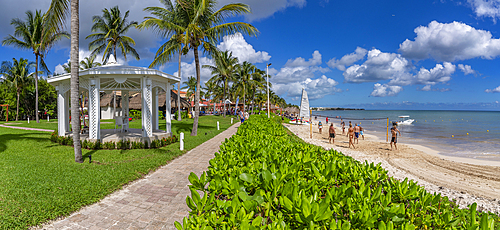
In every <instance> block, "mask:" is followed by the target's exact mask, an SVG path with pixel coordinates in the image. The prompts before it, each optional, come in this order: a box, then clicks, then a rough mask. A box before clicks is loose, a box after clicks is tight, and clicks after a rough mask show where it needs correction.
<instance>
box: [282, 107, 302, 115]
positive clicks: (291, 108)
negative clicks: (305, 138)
mask: <svg viewBox="0 0 500 230" xmlns="http://www.w3.org/2000/svg"><path fill="white" fill-rule="evenodd" d="M284 111H285V112H288V113H290V114H291V113H293V114H297V113H299V109H298V108H297V107H287V108H286V109H284Z"/></svg>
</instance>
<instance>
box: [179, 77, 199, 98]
mask: <svg viewBox="0 0 500 230" xmlns="http://www.w3.org/2000/svg"><path fill="white" fill-rule="evenodd" d="M182 84H183V85H185V86H184V87H182V88H181V89H187V91H186V97H187V98H188V101H189V103H191V98H193V95H194V94H195V92H196V78H194V77H193V76H191V77H188V80H187V81H184V82H182Z"/></svg>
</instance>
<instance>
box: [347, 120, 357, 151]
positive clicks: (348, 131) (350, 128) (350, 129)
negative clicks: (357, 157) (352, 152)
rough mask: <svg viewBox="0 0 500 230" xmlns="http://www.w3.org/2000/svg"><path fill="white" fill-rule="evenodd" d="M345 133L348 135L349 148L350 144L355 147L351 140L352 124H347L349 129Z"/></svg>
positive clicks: (352, 136) (352, 133) (352, 135)
mask: <svg viewBox="0 0 500 230" xmlns="http://www.w3.org/2000/svg"><path fill="white" fill-rule="evenodd" d="M347 135H348V136H349V148H351V145H352V148H354V149H355V148H356V147H354V141H353V138H354V128H352V124H349V129H348V130H347Z"/></svg>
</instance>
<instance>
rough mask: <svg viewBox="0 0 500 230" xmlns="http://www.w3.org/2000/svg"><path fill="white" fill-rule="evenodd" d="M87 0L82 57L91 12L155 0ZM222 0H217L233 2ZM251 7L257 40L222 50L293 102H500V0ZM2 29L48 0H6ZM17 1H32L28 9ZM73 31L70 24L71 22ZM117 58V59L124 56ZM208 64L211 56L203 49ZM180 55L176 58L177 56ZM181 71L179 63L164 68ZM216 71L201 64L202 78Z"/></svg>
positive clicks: (151, 41)
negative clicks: (304, 95)
mask: <svg viewBox="0 0 500 230" xmlns="http://www.w3.org/2000/svg"><path fill="white" fill-rule="evenodd" d="M80 2H81V3H80V4H81V18H80V22H81V30H80V33H81V45H80V49H81V51H80V53H81V55H80V56H81V57H85V56H87V55H88V54H89V53H90V52H89V51H88V41H85V39H84V37H85V36H87V35H88V34H89V33H90V26H91V25H92V22H91V17H92V16H93V15H100V14H101V10H102V9H103V8H105V7H106V8H109V7H112V6H115V5H118V6H119V7H120V9H121V10H122V11H123V12H124V11H126V10H130V18H131V20H136V21H141V20H142V19H143V17H144V16H147V14H146V13H145V12H143V11H142V9H143V8H144V7H146V6H153V5H158V4H159V2H158V1H157V0H143V1H138V0H106V1H98V0H87V1H80ZM229 2H231V1H229V0H223V1H220V4H225V3H229ZM240 2H243V3H246V4H249V5H250V6H251V7H252V10H253V14H251V15H246V16H243V17H239V18H235V19H233V20H243V21H246V22H250V23H252V24H253V25H254V26H255V27H257V29H259V30H260V34H259V36H258V37H257V38H254V37H247V36H241V35H236V36H233V37H227V38H225V39H224V40H223V41H221V43H220V44H219V48H220V49H223V50H230V51H232V52H233V55H235V56H237V57H238V58H239V59H240V61H245V60H246V61H250V62H253V63H255V64H256V65H257V66H258V67H259V68H261V69H265V65H266V63H268V62H271V63H272V66H271V68H270V74H272V78H271V82H272V83H273V89H274V90H275V91H276V92H277V93H278V94H279V95H280V96H282V97H284V98H285V99H286V100H287V102H290V103H296V104H298V103H299V99H300V91H301V89H302V88H305V89H306V90H307V91H308V93H309V97H310V98H311V101H310V104H311V105H312V106H328V107H337V106H349V107H362V108H369V109H398V108H404V109H426V108H432V109H439V108H443V109H486V110H499V109H500V105H499V102H498V101H500V98H499V95H500V94H499V92H500V78H499V77H498V75H499V72H500V61H499V56H500V39H499V38H500V31H499V30H498V28H499V26H498V19H499V18H500V1H499V0H493V1H492V0H489V1H487V0H463V1H449V0H441V1H416V0H412V1H361V0H353V1H328V0H317V1H306V0H273V1H264V0H242V1H240ZM0 3H2V6H4V7H2V9H0V37H2V38H4V37H5V36H7V35H8V34H12V33H13V28H12V26H10V25H9V22H10V20H11V19H12V18H15V17H20V18H24V16H25V15H24V12H25V11H27V10H35V9H42V10H46V9H47V7H48V5H49V3H50V0H19V1H15V3H14V2H13V1H7V0H0ZM19 6H30V7H32V8H29V7H26V8H22V7H19ZM68 30H69V28H68ZM128 35H129V36H130V37H132V38H134V39H135V40H136V42H137V45H136V49H137V50H138V51H139V54H140V55H141V60H140V61H136V60H132V59H129V60H127V61H125V60H119V61H121V62H122V63H125V62H126V63H127V64H128V65H135V66H148V65H149V63H150V62H151V60H152V57H153V55H154V52H155V51H156V49H157V48H158V47H159V45H160V44H162V42H163V41H162V39H161V38H159V37H158V36H156V35H154V34H153V33H152V32H150V31H140V32H139V31H137V30H135V29H133V30H131V31H130V32H129V34H128ZM68 47H69V41H68V40H66V41H62V42H60V43H59V44H58V45H57V46H56V47H54V49H53V50H51V52H50V53H49V54H48V56H47V60H46V61H47V63H48V65H49V67H50V68H51V70H52V71H60V67H57V66H58V65H61V64H64V63H66V62H67V61H68V58H69V48H68ZM13 57H15V58H19V57H24V58H29V59H34V57H33V55H32V54H31V52H30V51H22V50H18V49H16V48H13V47H3V46H2V47H0V61H4V60H11V59H12V58H13ZM119 59H120V57H119ZM201 61H202V64H210V63H211V60H210V59H209V58H206V57H203V58H202V59H201ZM174 62H175V60H174ZM160 69H161V70H163V71H164V72H167V73H171V74H177V73H176V72H177V64H176V63H171V64H167V65H165V66H162V67H160ZM181 73H182V77H183V79H186V78H187V77H188V76H194V61H193V55H192V53H191V54H188V55H187V56H186V57H184V58H183V64H182V72H181ZM209 78H210V73H209V71H208V70H203V71H202V80H203V81H206V80H207V79H209Z"/></svg>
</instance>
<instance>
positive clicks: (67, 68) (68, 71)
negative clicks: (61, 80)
mask: <svg viewBox="0 0 500 230" xmlns="http://www.w3.org/2000/svg"><path fill="white" fill-rule="evenodd" d="M62 67H63V69H64V72H66V73H71V62H68V63H66V64H63V65H62Z"/></svg>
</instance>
